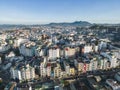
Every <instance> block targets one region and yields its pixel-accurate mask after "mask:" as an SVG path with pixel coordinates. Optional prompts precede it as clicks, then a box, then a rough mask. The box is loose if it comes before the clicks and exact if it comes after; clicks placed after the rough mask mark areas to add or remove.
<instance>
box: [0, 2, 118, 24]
mask: <svg viewBox="0 0 120 90" xmlns="http://www.w3.org/2000/svg"><path fill="white" fill-rule="evenodd" d="M80 20H82V21H89V22H92V23H120V0H0V24H44V23H49V22H73V21H80Z"/></svg>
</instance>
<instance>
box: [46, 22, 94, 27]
mask: <svg viewBox="0 0 120 90" xmlns="http://www.w3.org/2000/svg"><path fill="white" fill-rule="evenodd" d="M47 25H49V26H91V25H92V24H91V23H89V22H87V21H75V22H72V23H67V22H64V23H50V24H47Z"/></svg>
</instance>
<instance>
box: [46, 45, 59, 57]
mask: <svg viewBox="0 0 120 90" xmlns="http://www.w3.org/2000/svg"><path fill="white" fill-rule="evenodd" d="M48 57H49V59H55V58H59V57H60V49H59V48H58V47H52V48H49V50H48Z"/></svg>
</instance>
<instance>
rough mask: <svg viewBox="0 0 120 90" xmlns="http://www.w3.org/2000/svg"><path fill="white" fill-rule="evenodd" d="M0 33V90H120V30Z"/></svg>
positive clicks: (35, 28) (64, 26) (86, 26)
mask: <svg viewBox="0 0 120 90" xmlns="http://www.w3.org/2000/svg"><path fill="white" fill-rule="evenodd" d="M0 29H1V32H0V90H120V25H112V24H110V25H104V24H102V25H101V24H91V23H89V22H85V21H80V22H79V21H77V22H73V23H51V24H47V25H1V26H0Z"/></svg>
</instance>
